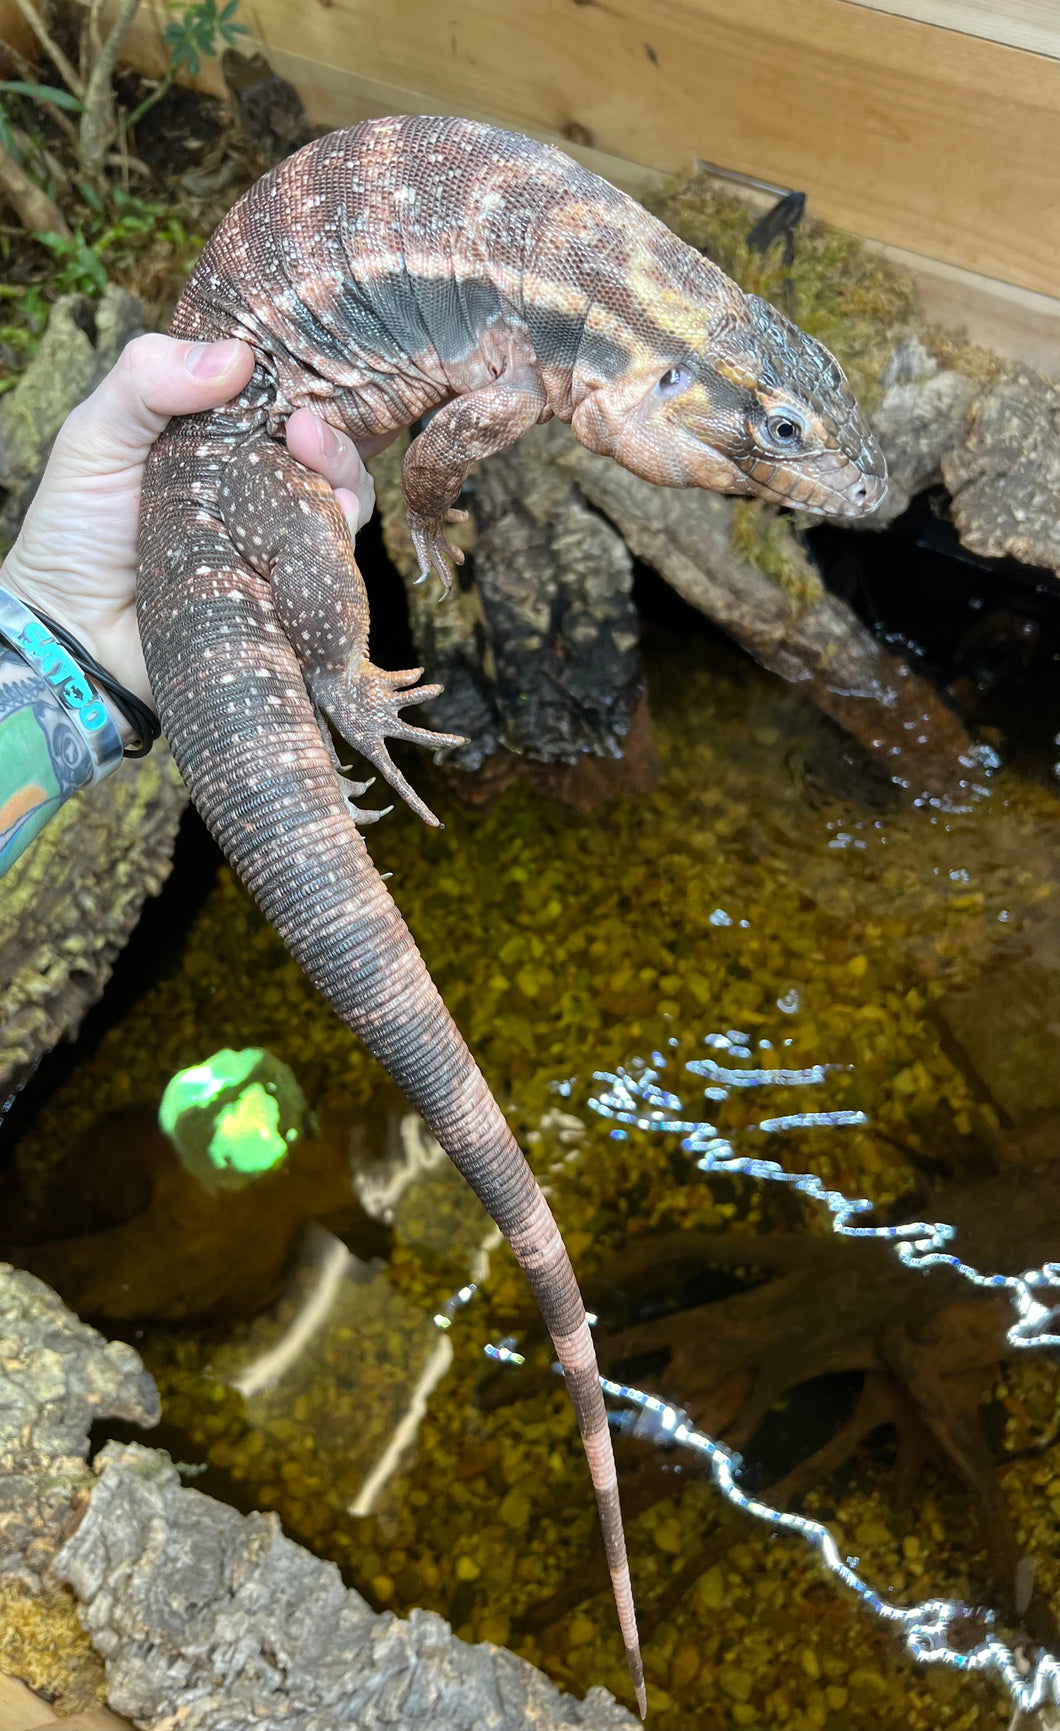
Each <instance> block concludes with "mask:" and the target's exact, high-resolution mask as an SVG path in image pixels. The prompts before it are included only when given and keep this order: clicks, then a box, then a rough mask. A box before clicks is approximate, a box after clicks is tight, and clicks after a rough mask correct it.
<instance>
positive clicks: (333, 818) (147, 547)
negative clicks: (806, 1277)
mask: <svg viewBox="0 0 1060 1731" xmlns="http://www.w3.org/2000/svg"><path fill="white" fill-rule="evenodd" d="M171 488H172V475H170V477H169V478H168V485H167V484H166V482H165V481H164V480H162V481H160V482H159V484H157V485H153V484H152V475H151V472H150V470H149V473H148V477H147V482H146V484H145V494H144V511H143V517H142V530H141V538H142V569H141V577H140V595H139V609H140V626H141V633H142V636H143V639H144V650H145V654H146V657H147V665H148V672H149V674H150V677H151V684H152V687H153V690H154V693H155V697H156V701H157V703H158V708H159V713H160V715H161V718H162V724H163V727H164V729H165V732H166V735H167V737H168V740H169V744H170V747H171V749H172V751H173V754H174V756H175V758H176V760H177V763H178V765H179V766H180V770H181V773H182V774H183V776H184V778H185V780H186V781H187V783H188V786H189V788H190V789H191V792H192V795H193V797H194V800H195V803H196V805H197V806H198V808H199V810H200V812H201V813H202V815H203V817H204V818H205V820H206V822H207V824H208V825H209V826H210V828H211V830H212V831H213V833H214V835H215V836H216V838H217V840H218V841H219V843H220V844H221V846H222V847H223V848H224V851H225V853H226V854H227V856H228V858H229V860H230V861H231V862H232V864H233V866H234V867H235V869H236V870H237V871H238V873H239V875H240V877H241V878H242V879H243V881H244V883H245V884H246V885H247V887H248V889H249V890H250V891H251V893H252V895H253V896H254V897H255V899H256V901H257V902H258V905H259V906H260V907H261V909H262V911H263V912H264V913H265V915H266V916H267V918H268V919H270V920H271V921H272V923H273V924H274V925H275V927H276V929H277V931H278V932H279V933H280V936H281V937H282V938H283V941H284V943H285V944H286V945H287V948H288V949H289V950H290V952H291V954H292V955H293V956H294V957H295V959H296V960H297V961H298V963H299V965H300V966H301V967H302V968H303V969H304V971H305V972H306V974H307V975H308V976H309V978H310V979H311V980H312V981H313V982H314V984H315V985H316V986H317V987H318V988H319V990H320V991H321V992H322V993H323V994H324V996H325V997H326V998H327V999H328V1002H329V1003H330V1004H331V1005H332V1007H333V1009H334V1010H335V1011H336V1012H337V1014H338V1015H339V1016H341V1017H342V1019H343V1021H345V1022H346V1023H347V1024H348V1025H349V1026H350V1027H351V1028H352V1029H353V1030H354V1031H355V1032H356V1033H357V1034H358V1036H359V1037H360V1038H361V1039H362V1040H363V1041H364V1043H365V1045H366V1046H367V1047H368V1049H369V1050H370V1051H371V1052H373V1053H374V1055H375V1056H376V1057H377V1058H378V1059H379V1061H380V1062H381V1063H382V1064H383V1065H384V1066H385V1068H386V1069H387V1070H388V1071H389V1073H390V1074H391V1076H392V1077H393V1078H394V1080H395V1081H396V1082H397V1083H398V1084H399V1086H400V1087H401V1088H402V1089H403V1091H404V1092H405V1094H406V1096H407V1097H408V1099H409V1100H410V1102H411V1103H412V1105H413V1106H414V1107H415V1108H416V1110H417V1111H418V1112H420V1113H421V1115H422V1116H423V1118H424V1120H425V1121H426V1123H427V1124H428V1126H429V1128H430V1130H431V1131H432V1133H433V1134H434V1135H435V1136H436V1137H437V1139H438V1141H439V1142H440V1143H441V1145H442V1147H443V1148H444V1149H445V1151H446V1153H447V1154H448V1155H449V1156H450V1158H451V1159H452V1160H453V1162H454V1164H455V1165H456V1166H457V1167H458V1168H459V1170H460V1171H461V1172H462V1173H463V1175H464V1177H465V1178H466V1180H467V1182H468V1183H469V1184H470V1186H471V1188H472V1189H473V1190H474V1192H475V1194H476V1195H477V1196H478V1197H479V1198H480V1200H481V1201H482V1203H483V1204H484V1206H485V1207H486V1209H487V1210H488V1211H489V1213H490V1214H491V1215H492V1217H493V1219H494V1220H495V1221H496V1223H497V1225H498V1226H499V1228H500V1230H501V1231H502V1232H503V1234H504V1236H505V1237H506V1238H507V1240H508V1242H509V1243H510V1244H511V1246H512V1249H513V1251H514V1253H515V1256H516V1259H517V1260H518V1262H519V1265H520V1267H521V1268H522V1269H523V1270H524V1272H525V1274H526V1276H527V1279H528V1280H529V1282H530V1285H531V1288H532V1290H533V1293H534V1296H535V1298H536V1299H537V1302H538V1305H539V1306H540V1309H541V1313H542V1316H543V1317H544V1320H545V1323H546V1325H547V1327H548V1330H549V1333H550V1335H551V1336H552V1340H553V1343H554V1345H555V1349H556V1353H557V1356H558V1358H559V1361H560V1364H561V1365H562V1367H563V1371H564V1374H565V1376H566V1380H567V1386H568V1389H569V1390H570V1397H571V1400H572V1402H573V1405H574V1410H575V1413H576V1415H577V1420H578V1428H579V1430H580V1432H581V1436H582V1441H583V1444H584V1447H585V1453H586V1457H587V1459H588V1463H589V1470H590V1473H591V1475H592V1482H593V1488H594V1490H595V1493H596V1501H597V1506H598V1508H599V1512H600V1524H601V1527H602V1529H603V1537H604V1546H605V1550H606V1554H607V1562H608V1568H609V1570H610V1574H611V1581H612V1586H613V1589H614V1596H615V1603H616V1606H617V1609H618V1616H619V1622H620V1625H621V1629H622V1636H623V1640H624V1642H625V1646H626V1654H627V1658H628V1661H629V1669H630V1674H631V1677H632V1679H633V1684H634V1688H635V1690H636V1695H637V1702H638V1706H639V1707H640V1711H641V1714H642V1716H643V1714H644V1712H645V1711H646V1698H645V1690H644V1673H643V1667H642V1662H641V1655H640V1646H639V1641H638V1636H637V1625H636V1616H635V1612H634V1606H633V1592H632V1587H631V1583H630V1576H629V1565H628V1561H627V1557H626V1546H625V1537H624V1534H623V1528H622V1514H621V1509H620V1506H619V1498H618V1484H617V1477H616V1472H615V1461H614V1455H613V1453H612V1448H611V1435H610V1431H609V1428H608V1423H607V1415H606V1412H605V1409H604V1403H603V1397H602V1394H601V1390H600V1383H599V1375H598V1371H597V1364H596V1353H595V1349H594V1346H593V1341H592V1337H591V1335H590V1333H589V1327H588V1324H587V1322H586V1317H585V1308H584V1305H583V1303H582V1299H581V1294H580V1292H579V1290H578V1285H577V1281H576V1280H575V1277H574V1271H573V1269H572V1267H571V1264H570V1260H569V1258H568V1256H567V1252H566V1249H565V1247H564V1244H563V1241H562V1239H561V1237H560V1234H559V1230H558V1228H557V1226H556V1223H555V1221H554V1219H553V1217H552V1213H551V1210H550V1209H549V1207H548V1204H547V1202H546V1201H545V1198H544V1197H543V1196H542V1194H541V1191H540V1189H539V1187H538V1184H537V1181H536V1179H535V1178H534V1176H533V1173H532V1172H531V1170H530V1168H529V1166H528V1165H527V1163H526V1160H525V1159H524V1157H523V1154H522V1152H521V1150H520V1148H519V1146H518V1144H517V1143H516V1141H515V1138H514V1136H513V1135H512V1132H511V1130H510V1129H509V1126H508V1124H507V1122H506V1121H505V1118H504V1115H503V1113H502V1112H501V1110H500V1107H499V1106H498V1105H497V1103H496V1101H495V1100H494V1099H493V1096H492V1094H491V1093H490V1091H489V1088H488V1087H487V1085H486V1082H485V1079H484V1077H483V1076H482V1074H481V1072H480V1071H479V1069H478V1066H477V1065H476V1063H475V1061H474V1059H473V1058H472V1056H471V1054H470V1052H469V1051H468V1049H467V1046H466V1045H465V1043H464V1041H463V1039H462V1038H461V1035H460V1034H459V1032H458V1030H457V1028H456V1025H455V1024H454V1022H453V1020H452V1017H451V1016H450V1015H449V1012H448V1010H447V1009H446V1007H445V1005H444V1003H443V1002H442V999H441V996H440V994H439V992H438V990H437V988H436V987H435V985H434V982H433V980H432V979H431V977H430V975H429V973H428V972H427V969H426V967H425V965H424V963H423V960H422V958H421V956H420V954H419V951H418V949H417V948H416V945H415V943H414V942H413V939H412V937H411V935H410V933H409V931H408V928H407V926H406V925H405V922H404V920H403V919H402V917H401V915H400V913H399V912H398V909H397V907H396V906H395V904H394V902H393V900H392V898H391V897H390V895H389V894H388V892H387V890H386V888H385V886H384V885H383V883H382V881H381V879H380V877H379V874H378V872H377V871H376V869H375V866H374V865H373V863H372V860H371V858H370V856H369V854H368V851H367V848H366V847H365V844H364V840H363V837H362V836H361V834H360V832H359V830H358V829H357V827H356V825H355V824H354V822H353V819H352V817H351V816H350V813H349V810H348V807H347V805H346V803H345V800H344V798H343V796H342V794H341V791H340V786H339V780H338V777H337V775H336V773H335V769H334V766H333V764H332V763H331V761H330V759H329V757H328V753H327V751H326V749H325V746H324V743H323V740H322V738H321V734H320V730H319V727H318V724H317V721H316V718H315V716H314V714H313V710H312V707H311V705H310V702H309V699H308V696H307V694H306V690H305V686H304V684H303V681H302V676H301V672H300V669H299V666H298V663H297V660H296V658H295V655H294V653H293V651H292V649H291V648H290V646H289V644H288V643H287V640H286V638H285V637H284V635H283V633H282V632H281V630H280V629H279V627H278V625H277V622H276V619H275V614H274V611H273V608H272V604H271V601H270V597H269V589H268V584H267V583H266V582H265V581H264V580H263V579H261V578H259V577H257V576H256V575H255V574H254V573H253V572H252V571H251V570H250V569H249V568H248V567H247V566H245V565H244V564H242V562H240V561H239V560H238V559H237V558H236V557H235V556H234V554H233V549H232V546H231V544H230V542H229V541H228V540H227V537H226V536H225V535H224V533H223V531H222V529H221V525H220V524H219V522H218V521H217V520H216V519H215V518H213V519H211V517H210V515H209V514H208V513H207V512H205V511H195V510H193V508H192V507H190V506H189V505H188V504H187V503H186V502H185V503H184V504H183V506H182V507H179V508H178V506H177V502H176V500H174V497H173V493H172V491H171V490H170V489H171Z"/></svg>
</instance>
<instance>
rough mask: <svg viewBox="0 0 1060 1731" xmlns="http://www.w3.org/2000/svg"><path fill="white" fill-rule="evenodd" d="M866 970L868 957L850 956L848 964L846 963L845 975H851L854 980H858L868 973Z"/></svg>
mask: <svg viewBox="0 0 1060 1731" xmlns="http://www.w3.org/2000/svg"><path fill="white" fill-rule="evenodd" d="M868 968H869V958H868V956H851V958H850V960H849V962H848V963H847V973H848V974H853V976H854V978H855V979H856V980H860V979H861V977H862V975H863V974H866V973H867V972H868Z"/></svg>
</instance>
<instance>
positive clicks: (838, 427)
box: [571, 295, 887, 517]
mask: <svg viewBox="0 0 1060 1731" xmlns="http://www.w3.org/2000/svg"><path fill="white" fill-rule="evenodd" d="M740 298H741V300H742V302H743V307H742V308H741V312H742V313H743V315H744V316H743V317H741V318H739V319H738V320H736V319H730V320H729V321H727V322H726V324H725V326H724V327H723V328H721V329H719V328H718V327H717V326H715V328H714V329H713V330H712V331H710V332H709V335H708V336H707V337H706V339H705V340H703V341H702V342H701V343H700V344H697V345H695V346H694V345H693V343H691V342H685V341H682V340H681V339H680V338H678V337H675V338H672V339H668V343H669V344H670V348H671V349H672V352H670V351H669V350H668V352H666V353H665V354H664V355H662V356H660V355H659V353H658V352H657V351H656V352H655V353H654V354H653V356H652V358H651V359H650V360H648V359H647V358H644V359H640V358H638V359H633V360H631V362H630V364H629V365H628V366H626V367H624V368H621V369H620V370H619V373H618V376H617V377H615V378H614V379H613V380H611V381H609V382H607V381H600V382H596V383H594V386H593V387H592V388H590V389H589V390H588V392H587V393H586V394H585V395H584V396H583V398H582V400H581V401H579V403H578V406H577V408H576V409H575V412H574V417H573V420H572V423H571V425H572V428H573V431H574V433H575V435H576V436H577V437H578V438H579V439H580V440H581V441H582V443H583V444H585V445H587V446H588V447H589V449H590V450H594V451H602V452H604V453H606V454H607V455H608V456H612V457H614V458H616V459H617V461H618V462H620V463H621V464H622V466H623V467H624V468H626V469H631V470H632V471H633V473H634V474H636V475H641V476H643V477H644V479H645V480H648V481H655V482H658V483H659V484H660V485H662V486H666V487H708V488H710V489H712V490H713V491H716V492H720V493H757V494H759V495H760V496H761V497H762V498H764V499H771V500H772V501H774V503H776V504H780V505H791V506H794V507H797V508H798V509H799V510H803V511H819V512H822V513H827V514H828V515H829V516H835V517H862V516H865V515H867V513H868V512H870V511H874V510H875V509H876V507H877V505H879V504H880V502H881V500H882V499H883V496H884V494H885V493H886V491H887V464H886V461H885V459H884V455H883V452H882V451H881V449H880V447H879V444H878V443H877V441H876V439H875V438H874V436H873V434H872V433H871V432H870V430H869V428H868V426H867V424H866V422H865V420H864V419H863V417H862V415H861V412H860V410H859V409H858V406H857V403H856V402H855V401H854V396H853V393H852V392H851V389H850V386H849V385H848V384H847V381H846V379H845V377H844V375H843V371H842V368H841V367H840V365H839V363H838V361H837V360H836V359H835V358H834V356H833V355H831V354H830V353H829V351H828V350H827V349H826V348H825V347H824V346H823V344H821V343H819V342H816V341H815V340H814V338H813V337H809V336H807V335H806V333H805V332H804V331H800V330H799V329H798V327H797V326H795V325H793V324H792V323H791V321H790V319H786V318H785V317H784V316H783V314H782V313H779V312H777V311H776V309H775V308H774V307H772V306H770V305H769V303H768V302H767V301H763V300H760V299H759V298H758V297H757V295H745V296H741V297H740ZM652 346H653V347H654V345H652Z"/></svg>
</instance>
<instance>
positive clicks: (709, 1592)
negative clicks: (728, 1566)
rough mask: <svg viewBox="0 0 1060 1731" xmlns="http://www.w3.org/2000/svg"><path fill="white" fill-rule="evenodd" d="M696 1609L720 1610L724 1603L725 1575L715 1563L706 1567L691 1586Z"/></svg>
mask: <svg viewBox="0 0 1060 1731" xmlns="http://www.w3.org/2000/svg"><path fill="white" fill-rule="evenodd" d="M692 1591H693V1597H694V1599H695V1605H696V1609H697V1611H720V1610H721V1608H722V1606H723V1605H724V1603H725V1576H724V1575H723V1574H722V1572H721V1569H720V1567H719V1566H718V1564H717V1563H715V1564H714V1567H713V1568H711V1569H707V1570H706V1571H705V1572H704V1573H703V1574H702V1575H700V1577H699V1580H698V1581H697V1582H696V1584H695V1587H694V1588H693V1590H692Z"/></svg>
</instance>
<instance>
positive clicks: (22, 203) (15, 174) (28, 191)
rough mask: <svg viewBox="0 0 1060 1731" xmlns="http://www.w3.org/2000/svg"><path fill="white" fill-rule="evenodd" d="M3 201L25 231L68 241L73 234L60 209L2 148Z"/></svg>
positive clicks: (0, 180)
mask: <svg viewBox="0 0 1060 1731" xmlns="http://www.w3.org/2000/svg"><path fill="white" fill-rule="evenodd" d="M0 199H2V200H3V201H4V203H6V204H9V205H10V206H11V208H12V210H13V211H14V212H15V214H16V215H17V217H18V219H19V221H20V222H21V223H22V224H23V226H24V227H25V228H28V229H30V230H42V231H44V232H45V233H48V234H61V235H62V236H63V237H64V238H65V239H69V235H70V230H69V228H68V226H67V223H66V219H65V217H64V216H63V214H62V211H61V210H60V209H59V206H58V205H57V204H56V203H55V201H54V200H53V199H50V198H49V197H48V194H47V193H46V192H45V191H44V190H43V189H42V188H41V187H39V186H38V185H37V183H36V181H34V180H31V179H30V177H29V175H28V174H25V173H23V171H22V169H21V168H20V167H19V165H18V163H17V162H16V161H15V159H14V157H13V156H12V155H11V154H10V153H9V152H8V151H6V150H5V149H4V147H3V145H2V144H0Z"/></svg>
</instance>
